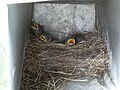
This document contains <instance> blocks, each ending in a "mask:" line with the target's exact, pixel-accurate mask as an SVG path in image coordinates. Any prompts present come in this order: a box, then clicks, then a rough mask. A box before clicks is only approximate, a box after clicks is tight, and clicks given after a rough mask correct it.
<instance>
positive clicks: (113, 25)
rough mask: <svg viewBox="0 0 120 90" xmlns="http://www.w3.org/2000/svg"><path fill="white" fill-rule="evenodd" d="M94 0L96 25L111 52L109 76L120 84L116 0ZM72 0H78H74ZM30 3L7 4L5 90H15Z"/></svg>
mask: <svg viewBox="0 0 120 90" xmlns="http://www.w3.org/2000/svg"><path fill="white" fill-rule="evenodd" d="M81 1H83V0H81ZM96 1H98V2H96V3H97V4H96V7H97V8H96V10H97V11H98V16H99V20H100V25H101V27H102V31H103V33H104V35H105V36H107V35H108V36H107V39H109V40H108V41H109V42H108V43H109V48H110V52H111V53H112V54H111V56H112V58H111V60H112V64H111V67H110V69H111V76H112V78H113V81H114V83H115V84H116V85H118V86H120V77H119V76H120V66H119V65H120V30H119V29H120V20H119V19H120V10H119V8H120V1H119V0H96ZM76 2H78V1H77V0H76ZM84 2H94V0H84ZM71 3H72V2H71ZM32 6H33V4H14V5H8V11H9V13H8V14H9V37H10V60H11V62H10V66H9V67H10V68H9V69H10V72H9V73H10V79H11V81H10V82H11V89H9V90H19V87H20V78H21V70H22V62H23V54H24V46H25V38H26V36H27V34H28V33H29V32H28V31H29V26H30V21H31V14H32ZM108 37H109V38H108Z"/></svg>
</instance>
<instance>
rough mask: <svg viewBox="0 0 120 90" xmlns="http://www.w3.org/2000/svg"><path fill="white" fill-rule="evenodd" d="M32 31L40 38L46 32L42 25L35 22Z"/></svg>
mask: <svg viewBox="0 0 120 90" xmlns="http://www.w3.org/2000/svg"><path fill="white" fill-rule="evenodd" d="M31 28H32V30H33V31H34V33H35V35H36V36H37V37H39V36H40V35H41V34H43V32H44V28H43V26H42V25H40V24H38V23H37V22H35V21H33V22H32V26H31Z"/></svg>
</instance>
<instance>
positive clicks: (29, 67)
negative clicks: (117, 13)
mask: <svg viewBox="0 0 120 90" xmlns="http://www.w3.org/2000/svg"><path fill="white" fill-rule="evenodd" d="M84 37H85V38H86V39H85V41H84V40H83V41H81V42H79V43H78V44H76V45H74V46H68V45H65V44H61V43H56V42H49V43H44V42H42V41H40V40H38V39H37V38H36V36H34V35H31V34H30V35H29V38H28V40H27V41H26V48H25V57H24V63H23V70H22V80H21V90H58V89H59V88H60V87H61V86H62V85H63V82H64V81H67V80H69V81H80V80H81V78H86V77H95V78H103V77H104V75H105V73H107V70H108V66H109V56H108V51H107V45H106V43H105V41H104V39H103V37H102V36H101V35H100V34H99V32H97V31H95V32H85V33H84Z"/></svg>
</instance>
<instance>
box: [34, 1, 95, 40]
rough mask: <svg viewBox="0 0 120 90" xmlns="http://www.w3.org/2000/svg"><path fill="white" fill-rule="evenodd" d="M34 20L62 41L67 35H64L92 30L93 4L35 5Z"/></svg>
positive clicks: (93, 20) (93, 24) (93, 19)
mask: <svg viewBox="0 0 120 90" xmlns="http://www.w3.org/2000/svg"><path fill="white" fill-rule="evenodd" d="M34 20H35V21H37V22H38V23H40V24H41V25H43V26H44V29H45V30H46V31H47V32H49V33H51V35H52V36H54V38H56V39H58V40H61V41H62V40H64V39H65V38H66V36H67V35H68V34H65V33H71V32H73V31H76V32H82V31H93V30H94V28H95V4H94V3H93V4H49V3H35V4H34ZM60 32H63V33H60Z"/></svg>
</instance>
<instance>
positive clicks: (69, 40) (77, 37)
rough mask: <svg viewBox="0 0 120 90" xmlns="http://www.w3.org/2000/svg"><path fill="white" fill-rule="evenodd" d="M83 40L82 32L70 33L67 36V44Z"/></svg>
mask: <svg viewBox="0 0 120 90" xmlns="http://www.w3.org/2000/svg"><path fill="white" fill-rule="evenodd" d="M83 40H84V35H83V34H82V33H73V34H69V35H68V37H67V38H66V44H67V45H70V46H72V45H75V44H77V43H80V42H81V41H83Z"/></svg>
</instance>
